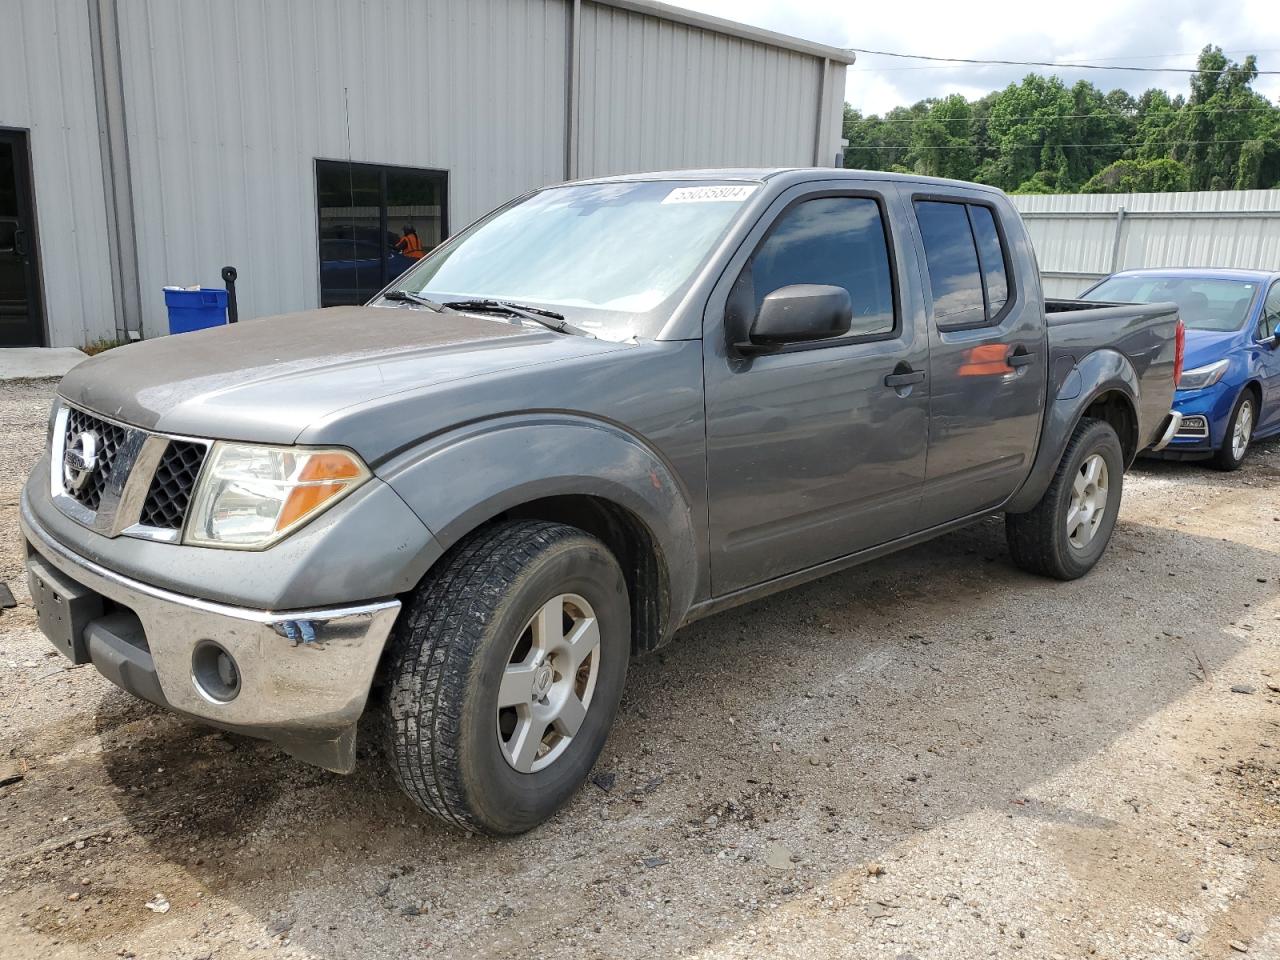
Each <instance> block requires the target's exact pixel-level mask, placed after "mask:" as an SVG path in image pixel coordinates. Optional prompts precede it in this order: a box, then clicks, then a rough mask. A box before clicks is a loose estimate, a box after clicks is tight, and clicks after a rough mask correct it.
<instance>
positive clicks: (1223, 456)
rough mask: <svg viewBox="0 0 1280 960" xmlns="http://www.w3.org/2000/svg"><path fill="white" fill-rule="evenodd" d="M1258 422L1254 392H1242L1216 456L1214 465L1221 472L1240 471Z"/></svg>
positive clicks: (1246, 390)
mask: <svg viewBox="0 0 1280 960" xmlns="http://www.w3.org/2000/svg"><path fill="white" fill-rule="evenodd" d="M1257 422H1258V402H1257V400H1256V398H1255V397H1254V395H1253V391H1252V390H1248V389H1245V390H1242V391H1240V397H1239V399H1238V400H1236V405H1235V409H1233V410H1232V411H1231V419H1229V420H1228V421H1227V431H1226V435H1225V436H1223V438H1222V445H1221V446H1220V447H1218V452H1217V453H1215V454H1214V457H1213V464H1214V466H1216V467H1217V468H1218V469H1219V470H1239V469H1240V464H1242V463H1244V455H1245V454H1246V453H1248V451H1249V441H1251V440H1252V439H1253V428H1254V425H1255V424H1256V423H1257Z"/></svg>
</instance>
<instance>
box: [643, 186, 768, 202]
mask: <svg viewBox="0 0 1280 960" xmlns="http://www.w3.org/2000/svg"><path fill="white" fill-rule="evenodd" d="M758 186H759V184H756V183H722V184H717V185H716V186H713V187H676V188H675V189H674V190H672V191H671V192H670V193H668V194H667V195H666V196H665V197H663V198H662V202H663V203H716V202H724V201H729V202H731V203H739V202H741V201H743V200H745V199H747V197H749V196H751V194H753V193H755V192H756V187H758Z"/></svg>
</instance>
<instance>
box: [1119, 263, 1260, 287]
mask: <svg viewBox="0 0 1280 960" xmlns="http://www.w3.org/2000/svg"><path fill="white" fill-rule="evenodd" d="M1111 276H1113V277H1170V278H1175V277H1176V278H1180V279H1184V280H1252V281H1253V282H1255V283H1266V282H1267V281H1268V280H1270V279H1272V278H1274V277H1280V270H1242V269H1239V268H1236V267H1147V268H1144V269H1136V270H1117V271H1116V272H1115V273H1113V274H1112V275H1111Z"/></svg>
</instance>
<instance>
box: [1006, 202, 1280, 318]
mask: <svg viewBox="0 0 1280 960" xmlns="http://www.w3.org/2000/svg"><path fill="white" fill-rule="evenodd" d="M1013 203H1014V206H1016V207H1017V208H1018V210H1019V211H1021V213H1022V219H1023V220H1024V221H1025V222H1026V224H1027V229H1028V231H1030V233H1031V240H1032V242H1033V243H1034V244H1035V248H1036V256H1037V258H1038V259H1039V261H1040V274H1041V276H1042V277H1043V279H1044V292H1045V295H1046V296H1049V297H1073V296H1075V295H1076V294H1078V293H1079V292H1080V291H1082V290H1084V289H1085V288H1086V287H1088V286H1090V285H1091V284H1092V283H1093V282H1094V281H1095V280H1098V279H1100V278H1102V277H1104V276H1106V275H1107V274H1109V273H1114V272H1115V271H1116V270H1125V269H1133V268H1136V267H1242V268H1257V269H1264V270H1280V190H1223V191H1217V192H1212V191H1203V192H1196V193H1112V194H1070V195H1059V194H1054V195H1048V196H1018V197H1013Z"/></svg>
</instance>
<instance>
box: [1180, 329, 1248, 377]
mask: <svg viewBox="0 0 1280 960" xmlns="http://www.w3.org/2000/svg"><path fill="white" fill-rule="evenodd" d="M1239 336H1240V331H1239V330H1229V331H1227V332H1226V333H1223V332H1222V331H1221V330H1191V329H1188V330H1187V353H1186V358H1185V359H1184V360H1183V363H1182V369H1184V370H1194V369H1195V368H1196V367H1203V366H1205V364H1209V363H1214V362H1215V361H1218V360H1221V359H1222V358H1223V357H1225V356H1226V355H1227V354H1228V353H1230V352H1231V348H1232V347H1233V346H1235V342H1236V339H1237V338H1238V337H1239Z"/></svg>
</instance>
